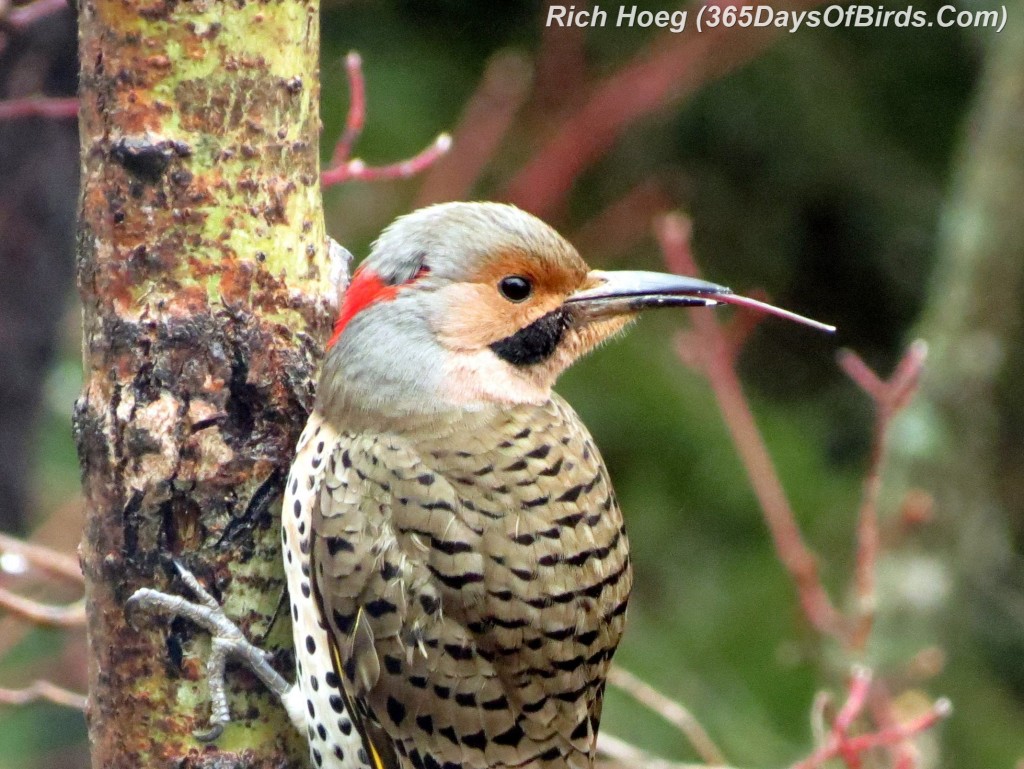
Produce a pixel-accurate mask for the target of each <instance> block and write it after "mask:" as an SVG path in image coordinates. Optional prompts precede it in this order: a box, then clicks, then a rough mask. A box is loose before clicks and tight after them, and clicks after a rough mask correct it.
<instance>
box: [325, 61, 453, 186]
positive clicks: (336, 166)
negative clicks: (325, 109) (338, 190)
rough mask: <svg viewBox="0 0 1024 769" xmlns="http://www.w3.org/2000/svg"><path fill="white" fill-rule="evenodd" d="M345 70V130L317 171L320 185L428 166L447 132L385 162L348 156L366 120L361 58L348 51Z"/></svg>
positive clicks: (444, 148) (404, 174)
mask: <svg viewBox="0 0 1024 769" xmlns="http://www.w3.org/2000/svg"><path fill="white" fill-rule="evenodd" d="M345 71H346V72H347V73H348V87H349V94H350V103H349V108H348V116H347V118H346V120H345V130H344V131H342V133H341V137H340V138H339V139H338V142H337V144H335V146H334V153H333V156H332V159H331V167H330V168H328V169H326V170H324V171H323V172H321V174H320V182H321V184H323V186H324V187H331V186H333V185H335V184H342V183H343V182H350V181H368V182H373V181H381V180H384V179H407V178H408V177H410V176H413V175H415V174H418V173H419V172H420V171H422V170H424V169H426V168H429V167H430V166H431V165H433V164H434V163H435V162H436V161H437V160H438V158H440V157H442V156H443V155H444V154H445V153H446V152H448V149H449V148H450V147H451V145H452V140H451V137H450V136H449V135H448V134H445V133H443V134H440V135H439V136H438V137H437V138H436V139H435V140H434V142H433V143H432V144H431V145H430V146H428V147H427V148H426V149H424V150H422V151H421V152H419V153H417V154H416V155H414V156H413V157H411V158H408V159H406V160H401V161H399V162H397V163H390V164H388V165H385V166H368V165H366V163H365V162H363V161H362V160H360V159H359V158H351V157H350V156H351V154H352V149H353V147H354V146H355V143H356V141H358V139H359V136H360V134H362V132H363V124H364V123H365V120H366V80H365V79H364V78H363V60H362V58H361V57H360V56H359V54H358V53H355V52H352V53H350V54H349V55H348V56H347V57H345Z"/></svg>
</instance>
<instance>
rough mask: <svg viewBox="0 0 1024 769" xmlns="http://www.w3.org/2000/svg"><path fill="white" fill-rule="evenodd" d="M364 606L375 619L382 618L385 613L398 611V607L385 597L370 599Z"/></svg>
mask: <svg viewBox="0 0 1024 769" xmlns="http://www.w3.org/2000/svg"><path fill="white" fill-rule="evenodd" d="M363 608H365V609H366V613H367V614H369V615H370V616H371V617H373V618H374V619H380V618H381V617H383V616H384V615H385V614H394V613H395V612H396V611H398V607H397V606H395V605H394V604H393V603H391V601H388V600H387V599H385V598H378V599H377V600H375V601H370V602H369V603H367V604H366V605H365V606H364V607H363Z"/></svg>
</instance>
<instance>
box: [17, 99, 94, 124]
mask: <svg viewBox="0 0 1024 769" xmlns="http://www.w3.org/2000/svg"><path fill="white" fill-rule="evenodd" d="M29 117H45V118H53V119H63V118H73V117H78V99H77V98H75V97H74V96H69V97H67V98H64V97H56V96H55V97H49V96H29V97H26V98H24V99H11V100H9V101H0V120H16V119H18V118H29Z"/></svg>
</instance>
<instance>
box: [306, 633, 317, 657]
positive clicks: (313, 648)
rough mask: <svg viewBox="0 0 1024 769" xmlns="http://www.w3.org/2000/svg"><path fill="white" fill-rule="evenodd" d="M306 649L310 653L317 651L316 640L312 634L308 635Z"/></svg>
mask: <svg viewBox="0 0 1024 769" xmlns="http://www.w3.org/2000/svg"><path fill="white" fill-rule="evenodd" d="M306 651H308V652H309V653H310V654H313V653H314V652H316V641H314V640H313V636H311V635H308V636H306Z"/></svg>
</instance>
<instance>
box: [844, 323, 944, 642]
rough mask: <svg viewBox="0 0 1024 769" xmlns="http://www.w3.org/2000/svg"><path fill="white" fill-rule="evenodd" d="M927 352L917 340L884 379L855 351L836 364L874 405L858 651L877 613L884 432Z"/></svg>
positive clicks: (860, 561)
mask: <svg viewBox="0 0 1024 769" xmlns="http://www.w3.org/2000/svg"><path fill="white" fill-rule="evenodd" d="M927 355H928V345H927V344H925V343H924V342H923V341H921V340H917V341H916V342H914V343H913V344H911V345H910V347H909V348H908V349H907V352H906V353H905V354H904V356H903V359H902V360H901V361H900V362H899V363H898V364H897V366H896V370H895V371H894V372H893V374H892V376H891V377H890V378H889V379H888V380H883V379H881V378H880V377H879V376H878V375H877V374H876V373H875V372H874V371H872V370H871V369H870V368H868V366H867V364H866V363H864V361H863V360H861V359H860V358H859V357H858V356H857V355H856V354H855V353H853V352H851V351H850V350H843V351H842V352H840V354H839V365H840V367H841V368H842V369H843V371H845V372H846V374H847V376H849V377H850V379H852V380H853V381H854V382H855V383H856V384H857V386H858V387H860V389H861V390H863V391H864V392H865V393H867V395H868V396H869V397H870V398H871V400H872V401H873V402H874V405H875V425H874V433H873V437H872V443H871V454H870V459H869V463H868V471H867V474H866V475H865V477H864V489H863V492H862V500H861V505H860V511H859V514H858V519H857V555H856V576H855V580H854V582H855V590H856V596H857V605H856V607H855V611H856V617H855V621H854V625H853V627H852V628H851V631H850V632H851V636H850V639H849V644H850V647H851V648H852V649H854V650H857V651H861V650H863V649H864V647H865V645H866V644H867V641H868V637H869V635H870V633H871V627H872V625H873V623H874V617H875V598H876V596H875V563H876V561H877V560H878V542H879V533H878V530H879V527H878V497H879V494H880V493H881V490H882V467H883V466H884V464H885V450H886V436H887V435H888V433H889V427H890V425H891V424H892V420H893V418H894V417H895V416H896V415H897V414H898V413H899V412H900V411H901V410H902V409H903V408H904V407H905V406H906V405H907V404H908V403H909V402H910V400H911V398H912V397H913V396H914V393H915V392H917V386H918V382H919V381H920V378H921V370H922V369H923V367H924V362H925V358H926V357H927Z"/></svg>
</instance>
